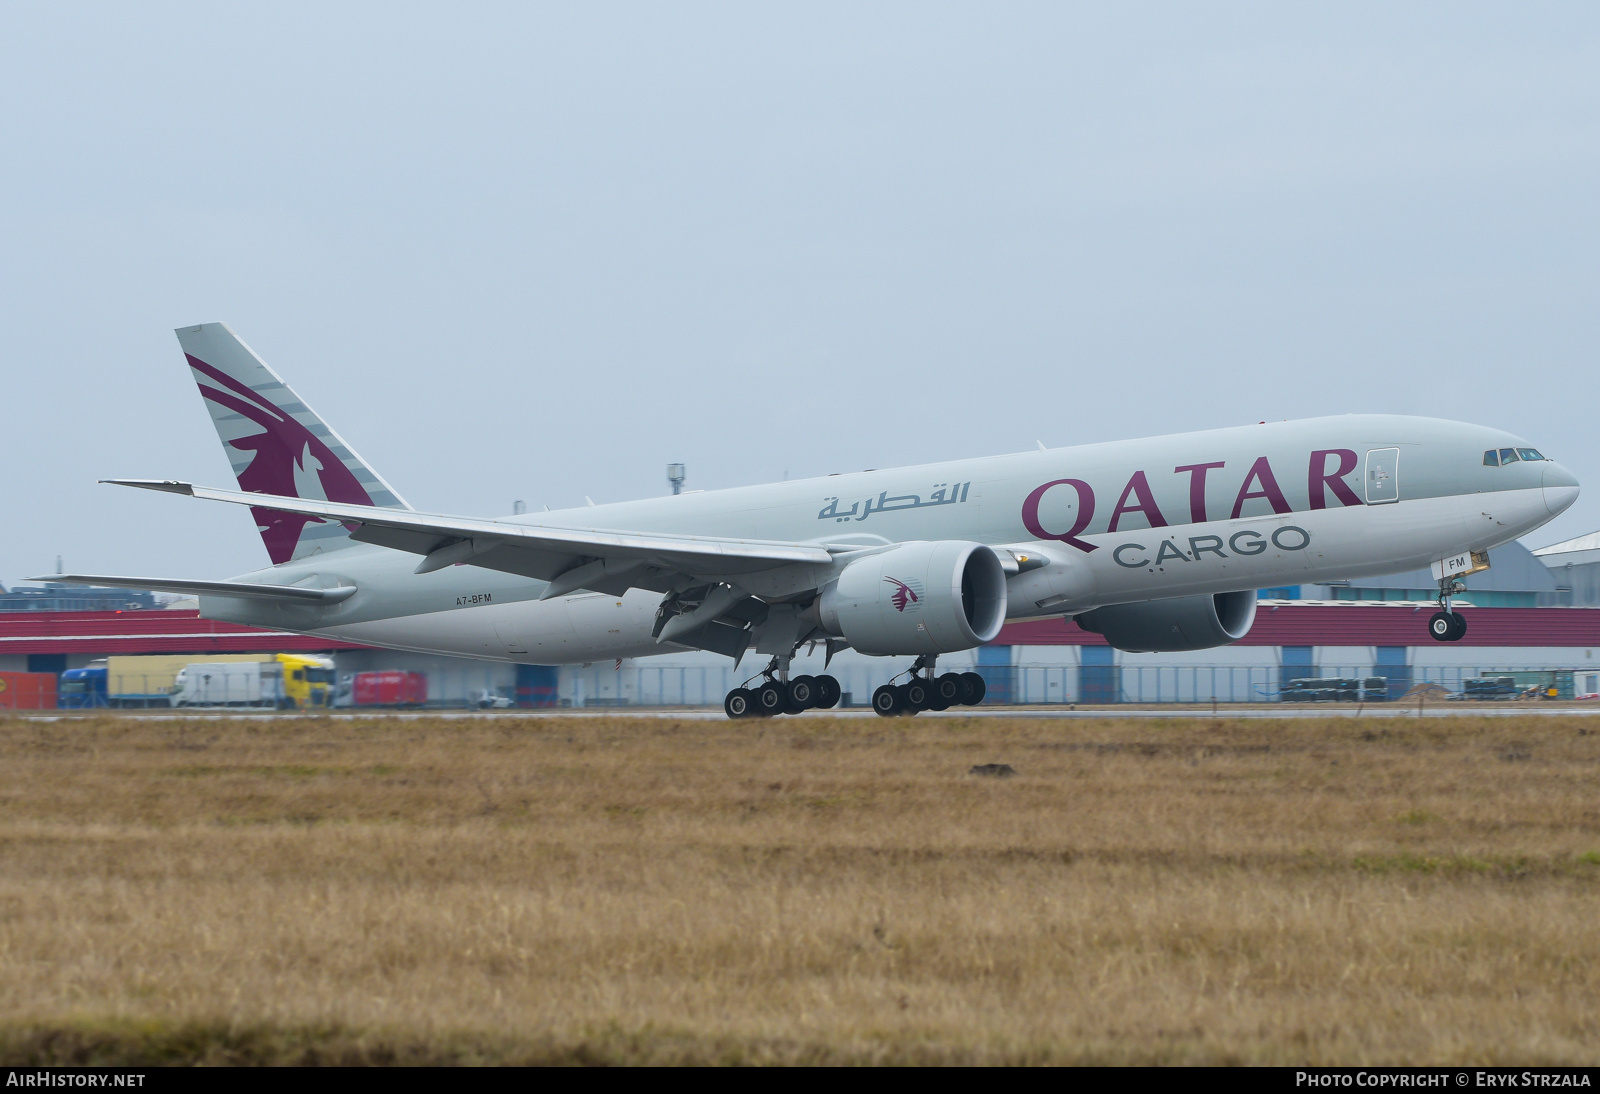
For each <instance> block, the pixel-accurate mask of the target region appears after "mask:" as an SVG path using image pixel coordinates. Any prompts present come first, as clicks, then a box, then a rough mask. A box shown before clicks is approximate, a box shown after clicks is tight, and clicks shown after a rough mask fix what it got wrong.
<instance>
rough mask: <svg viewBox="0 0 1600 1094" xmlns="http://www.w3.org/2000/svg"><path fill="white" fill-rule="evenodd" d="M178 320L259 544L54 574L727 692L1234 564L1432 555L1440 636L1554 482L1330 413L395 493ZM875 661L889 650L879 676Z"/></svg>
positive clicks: (754, 692) (1191, 605)
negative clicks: (743, 666)
mask: <svg viewBox="0 0 1600 1094" xmlns="http://www.w3.org/2000/svg"><path fill="white" fill-rule="evenodd" d="M177 334H178V341H179V343H180V344H181V345H182V347H183V352H184V355H185V356H186V358H187V359H188V364H189V368H190V370H191V371H192V373H193V375H194V379H195V382H196V383H197V384H199V386H200V394H201V396H202V397H203V398H204V400H205V403H206V407H207V409H208V410H210V412H211V419H212V422H213V423H214V424H215V425H216V429H217V433H218V435H219V436H220V437H221V439H222V444H223V448H224V450H225V451H226V452H227V454H228V458H229V460H230V461H231V462H232V464H233V470H234V474H235V477H236V478H237V480H238V489H237V490H222V489H212V488H208V487H203V486H195V485H192V484H190V483H185V482H176V481H145V480H115V479H114V480H107V481H110V482H116V483H119V484H120V485H124V486H137V487H142V488H145V489H150V490H164V491H169V492H172V493H177V494H187V495H189V496H191V497H196V498H203V499H209V500H212V501H220V502H228V503H231V504H235V505H245V506H248V507H249V508H250V511H251V512H252V513H253V514H254V515H255V519H256V524H257V526H258V527H259V528H260V530H261V538H262V540H263V541H264V542H265V544H266V548H267V555H268V557H269V558H270V559H271V563H272V565H271V566H270V567H268V568H266V569H263V570H258V571H256V572H253V573H248V574H243V575H241V576H239V577H236V578H230V579H228V580H219V581H200V580H194V581H191V580H169V579H166V578H147V577H112V576H104V575H86V574H71V575H64V576H56V575H50V579H51V580H57V581H63V580H64V581H69V582H76V583H82V584H95V585H106V586H114V587H127V588H140V589H159V590H166V591H172V592H181V593H190V594H196V595H198V596H199V598H200V611H201V614H202V615H204V616H205V617H207V618H210V619H219V620H227V621H230V622H236V623H248V624H254V625H257V626H262V627H272V628H278V629H283V630H290V631H298V632H303V633H307V634H317V635H326V636H330V637H333V638H338V639H342V640H345V641H350V642H358V643H364V644H367V645H373V646H385V647H390V648H394V649H403V650H415V651H420V652H428V653H445V654H454V655H459V656H463V657H477V658H491V659H497V660H502V661H514V662H524V663H534V664H551V665H554V664H568V663H578V662H590V661H598V660H602V659H610V658H620V657H643V656H648V655H651V654H659V653H665V652H673V651H679V650H684V649H698V650H710V651H713V652H715V653H719V654H724V655H726V656H729V657H732V658H734V659H735V660H736V661H737V660H738V659H740V658H742V657H743V656H745V654H746V653H748V652H750V651H754V652H756V653H757V654H760V655H763V656H765V657H767V658H768V659H769V660H768V661H767V665H766V668H765V669H764V670H763V671H762V672H761V673H760V676H759V677H758V678H753V686H750V687H741V688H736V689H734V690H733V691H731V692H729V693H728V696H727V699H726V701H725V707H726V710H727V713H728V714H729V716H730V717H744V716H752V715H769V714H779V713H785V712H787V713H798V712H800V711H802V710H805V709H808V708H827V707H831V706H833V705H834V704H835V703H836V702H838V699H839V687H838V683H837V681H835V680H834V679H833V678H832V677H830V676H826V675H823V676H794V677H792V678H791V675H790V672H789V665H790V660H791V658H793V657H794V656H795V654H796V653H797V652H798V651H799V649H800V648H801V647H802V646H804V645H806V644H807V643H815V642H825V643H826V644H827V654H828V657H830V658H831V657H832V655H833V654H834V653H836V652H837V651H838V650H841V649H846V648H851V649H855V650H857V651H859V652H861V653H864V654H871V655H879V656H883V657H891V658H904V659H914V660H912V662H911V664H910V666H909V669H907V668H904V667H896V670H895V671H894V672H893V674H892V679H899V678H905V681H906V682H904V683H901V684H898V685H894V684H891V683H885V685H884V686H882V687H880V688H878V689H877V691H876V692H875V693H874V695H873V706H874V708H875V709H876V710H877V711H878V712H879V713H880V714H885V715H890V714H901V713H915V712H917V711H919V710H928V709H935V710H943V709H946V708H948V707H950V706H952V705H956V704H961V703H967V704H971V703H976V702H978V701H979V700H980V699H982V697H983V681H982V678H981V677H979V676H978V675H977V674H975V673H951V672H946V673H944V674H942V675H940V674H938V673H937V672H936V671H935V664H936V661H937V658H938V657H939V655H940V654H945V653H954V652H956V651H960V650H967V649H971V648H973V647H975V646H979V645H982V644H983V643H985V642H989V641H991V640H993V639H994V637H995V636H996V635H997V634H998V633H999V632H1000V628H1001V626H1002V625H1003V624H1004V623H1005V622H1006V621H1007V620H1008V619H1012V620H1015V619H1029V618H1039V617H1044V616H1065V617H1068V618H1071V619H1074V620H1076V621H1077V623H1078V625H1079V626H1081V627H1083V628H1085V629H1087V630H1090V631H1094V632H1097V633H1099V634H1101V635H1103V636H1105V638H1106V640H1107V641H1108V642H1110V643H1111V644H1112V645H1113V646H1116V647H1117V648H1119V649H1123V650H1129V651H1154V650H1193V649H1204V648H1207V647H1211V646H1219V645H1223V644H1226V643H1228V642H1234V641H1237V640H1238V639H1240V638H1242V637H1244V635H1245V634H1246V633H1247V632H1248V631H1249V630H1250V626H1251V624H1252V622H1253V621H1254V619H1255V609H1256V592H1255V590H1257V589H1258V588H1263V587H1269V586H1277V585H1290V584H1317V583H1320V582H1327V581H1334V580H1343V579H1349V578H1356V577H1362V576H1371V575H1378V574H1386V573H1395V572H1398V571H1403V570H1409V569H1414V568H1418V567H1422V566H1430V565H1431V566H1432V568H1433V572H1434V575H1435V577H1437V578H1438V580H1439V611H1438V612H1436V613H1435V614H1434V615H1433V616H1432V617H1431V618H1430V620H1429V621H1428V628H1429V633H1430V634H1431V635H1432V636H1433V637H1434V638H1435V639H1437V640H1439V641H1453V640H1458V639H1459V638H1460V637H1461V636H1462V635H1463V634H1465V632H1466V620H1465V618H1464V617H1463V616H1462V614H1461V613H1460V612H1457V611H1454V610H1452V608H1451V602H1450V598H1451V595H1452V594H1453V593H1458V592H1460V591H1461V590H1462V586H1461V585H1460V584H1459V579H1460V578H1461V577H1462V576H1464V575H1466V574H1469V573H1473V572H1476V571H1478V570H1480V569H1482V568H1484V567H1485V566H1487V564H1488V559H1487V554H1486V552H1487V551H1488V549H1489V548H1490V547H1493V546H1496V545H1498V544H1501V543H1505V542H1507V541H1508V540H1512V539H1515V538H1517V537H1518V536H1521V535H1524V534H1525V533H1527V532H1529V531H1531V530H1532V529H1535V528H1537V527H1539V526H1540V525H1542V524H1544V523H1545V522H1546V521H1548V520H1550V519H1551V518H1552V517H1554V516H1555V515H1556V514H1558V513H1561V512H1562V511H1563V510H1565V509H1566V508H1567V507H1568V506H1570V505H1571V504H1572V503H1573V501H1574V500H1575V499H1576V498H1577V496H1578V482H1577V480H1576V479H1575V478H1574V477H1573V476H1572V474H1571V473H1569V472H1568V471H1567V470H1566V469H1565V468H1563V467H1562V466H1561V465H1560V464H1557V463H1555V462H1553V461H1551V460H1550V459H1548V458H1547V457H1546V456H1544V455H1543V454H1542V453H1541V452H1539V451H1538V450H1537V449H1535V448H1533V447H1532V446H1530V445H1529V444H1528V442H1527V441H1524V440H1522V439H1521V438H1519V437H1514V436H1511V435H1510V434H1508V433H1505V432H1503V431H1501V430H1497V429H1491V428H1488V427H1485V426H1477V425H1467V424H1463V423H1459V422H1450V421H1443V420H1440V419H1436V418H1416V417H1405V416H1400V415H1388V414H1352V415H1345V416H1340V417H1326V418H1313V419H1308V420H1305V421H1296V422H1278V423H1271V424H1268V423H1262V424H1260V425H1252V426H1243V427H1238V428H1231V429H1215V430H1209V431H1206V432H1199V433H1185V434H1179V435H1176V436H1169V437H1155V438H1150V439H1146V440H1132V441H1116V442H1111V443H1106V444H1093V445H1083V446H1080V447H1074V448H1059V449H1050V450H1041V451H1033V452H1023V453H1019V454H1016V455H1008V456H991V457H986V458H982V459H970V460H958V461H953V462H950V463H937V464H927V465H924V466H921V467H905V468H899V469H896V470H887V471H863V472H860V473H856V474H844V475H830V476H828V477H826V478H819V479H805V480H800V481H791V482H784V483H775V484H772V485H768V486H752V487H741V488H738V489H731V490H715V491H707V492H702V493H689V494H680V495H674V496H666V497H659V498H651V499H647V500H643V501H632V502H623V503H619V504H614V505H595V506H590V507H588V508H583V509H573V510H564V511H561V512H545V513H529V514H518V515H516V516H509V517H500V518H497V519H493V520H486V519H479V518H474V517H458V516H446V515H440V514H434V513H419V512H417V511H415V510H413V509H412V508H411V507H410V506H409V505H408V504H406V502H405V500H404V499H402V498H401V497H400V495H399V494H398V493H397V492H396V491H395V490H394V488H393V487H391V486H390V485H389V484H388V483H387V482H385V481H384V480H383V478H382V477H381V476H379V475H378V473H377V472H376V471H374V470H373V469H372V468H371V467H369V466H368V465H367V464H366V462H365V461H363V460H362V459H361V457H359V456H358V455H356V453H355V450H354V449H352V448H351V447H350V446H349V445H348V444H347V443H345V441H344V440H343V439H342V438H341V437H340V436H339V435H338V434H337V433H335V432H334V431H333V430H332V429H330V428H329V427H328V426H327V425H326V424H324V422H323V421H322V419H321V418H319V417H318V416H317V415H316V413H315V412H313V411H312V410H311V408H310V407H308V406H307V405H306V404H305V403H304V402H303V401H302V400H301V399H300V398H299V396H297V395H296V394H295V393H294V392H293V391H292V390H291V389H290V388H289V386H288V385H287V384H285V383H284V382H283V381H282V380H281V379H280V378H279V377H278V375H277V374H276V373H275V372H273V371H272V370H271V369H270V368H268V367H267V365H266V363H265V362H263V361H262V360H261V359H260V358H259V357H257V356H256V355H255V353H254V352H252V351H251V350H250V348H249V347H248V346H246V345H245V344H244V343H243V342H241V341H240V340H239V339H238V337H236V336H235V335H234V333H233V332H232V331H231V330H229V329H228V328H227V326H225V325H224V324H221V323H207V324H203V325H201V326H197V327H184V328H182V329H180V330H179V331H178V332H177ZM888 675H890V674H889V673H886V676H888Z"/></svg>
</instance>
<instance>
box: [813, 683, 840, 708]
mask: <svg viewBox="0 0 1600 1094" xmlns="http://www.w3.org/2000/svg"><path fill="white" fill-rule="evenodd" d="M843 694H844V689H843V688H841V687H840V686H839V681H837V680H835V679H834V678H833V677H831V676H819V677H817V701H816V703H815V704H814V705H815V706H816V708H817V709H818V710H832V709H833V708H834V707H836V706H838V705H839V698H840V696H842V695H843Z"/></svg>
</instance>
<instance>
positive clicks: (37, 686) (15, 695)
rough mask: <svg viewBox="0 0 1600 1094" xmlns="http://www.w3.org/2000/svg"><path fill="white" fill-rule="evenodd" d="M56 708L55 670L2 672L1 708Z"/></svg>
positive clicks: (0, 676) (0, 675)
mask: <svg viewBox="0 0 1600 1094" xmlns="http://www.w3.org/2000/svg"><path fill="white" fill-rule="evenodd" d="M54 709H56V674H55V673H53V672H0V710H54Z"/></svg>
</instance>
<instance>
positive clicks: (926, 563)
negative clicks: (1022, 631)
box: [817, 540, 1006, 654]
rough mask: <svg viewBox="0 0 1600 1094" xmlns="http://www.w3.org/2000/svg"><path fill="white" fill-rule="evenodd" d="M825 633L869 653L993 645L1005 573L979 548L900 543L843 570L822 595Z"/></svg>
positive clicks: (820, 615) (1001, 610) (947, 542)
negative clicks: (986, 643)
mask: <svg viewBox="0 0 1600 1094" xmlns="http://www.w3.org/2000/svg"><path fill="white" fill-rule="evenodd" d="M817 614H818V619H819V621H820V622H821V624H822V627H823V629H824V630H826V631H828V632H829V633H831V634H836V635H840V636H842V637H844V638H845V639H847V640H848V641H849V643H850V645H851V646H853V647H855V649H857V650H859V651H860V652H862V653H869V654H915V653H954V652H955V651H957V650H969V649H971V648H972V647H974V646H981V645H983V644H984V643H985V642H988V641H991V640H993V638H994V637H995V635H997V634H999V633H1000V627H1001V626H1002V624H1004V623H1005V619H1006V573H1005V569H1004V568H1003V567H1002V566H1001V564H1000V558H999V556H997V555H996V554H995V553H994V551H993V550H992V549H991V548H989V547H986V546H984V545H983V544H981V543H969V542H966V541H963V540H938V541H935V542H916V543H902V544H899V545H898V546H895V547H892V548H890V549H889V550H887V551H880V552H878V553H877V554H871V555H867V556H866V557H864V558H859V559H857V560H856V561H854V562H852V563H850V564H849V565H848V566H846V567H845V568H844V570H843V572H841V573H840V574H839V578H838V580H837V581H834V582H833V583H831V584H830V585H828V586H827V587H826V588H824V589H823V590H822V595H821V597H819V598H818V613H817Z"/></svg>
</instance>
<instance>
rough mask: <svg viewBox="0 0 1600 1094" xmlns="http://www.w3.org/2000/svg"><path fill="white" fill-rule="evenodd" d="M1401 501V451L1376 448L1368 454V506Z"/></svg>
mask: <svg viewBox="0 0 1600 1094" xmlns="http://www.w3.org/2000/svg"><path fill="white" fill-rule="evenodd" d="M1399 500H1400V450H1399V449H1398V448H1374V449H1373V450H1372V451H1370V452H1368V453H1367V504H1368V505H1382V504H1384V503H1385V502H1390V501H1399Z"/></svg>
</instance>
